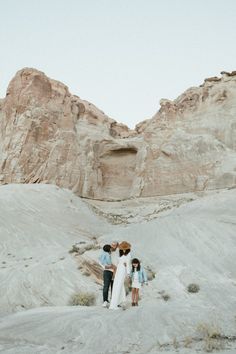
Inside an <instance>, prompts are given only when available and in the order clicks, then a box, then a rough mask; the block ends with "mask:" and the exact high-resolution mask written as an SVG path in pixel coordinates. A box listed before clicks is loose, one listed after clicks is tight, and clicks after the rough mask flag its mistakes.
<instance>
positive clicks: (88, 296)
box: [69, 292, 96, 306]
mask: <svg viewBox="0 0 236 354" xmlns="http://www.w3.org/2000/svg"><path fill="white" fill-rule="evenodd" d="M95 300H96V297H95V295H94V294H93V293H89V292H79V293H77V294H74V295H72V296H71V299H70V302H69V305H70V306H93V305H94V304H95Z"/></svg>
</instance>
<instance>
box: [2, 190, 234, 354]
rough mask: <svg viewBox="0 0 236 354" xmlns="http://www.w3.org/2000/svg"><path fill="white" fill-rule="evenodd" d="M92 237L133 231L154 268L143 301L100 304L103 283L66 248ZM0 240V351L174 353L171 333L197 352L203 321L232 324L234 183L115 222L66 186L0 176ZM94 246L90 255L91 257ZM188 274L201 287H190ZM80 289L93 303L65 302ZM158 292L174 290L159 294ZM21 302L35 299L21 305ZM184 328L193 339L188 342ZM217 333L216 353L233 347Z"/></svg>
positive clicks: (221, 326)
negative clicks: (163, 210)
mask: <svg viewBox="0 0 236 354" xmlns="http://www.w3.org/2000/svg"><path fill="white" fill-rule="evenodd" d="M92 237H98V238H99V242H100V243H101V244H103V243H104V242H108V241H110V240H112V239H118V240H123V239H126V240H129V241H130V242H131V243H132V245H133V251H132V253H133V255H134V256H138V257H140V258H141V259H142V261H143V263H144V264H145V265H148V266H151V268H152V269H153V271H155V272H156V278H155V279H154V280H153V281H152V282H150V283H149V285H148V286H147V287H144V288H143V289H142V299H141V301H140V306H139V307H137V308H136V307H135V308H130V307H128V308H127V309H126V310H125V311H124V310H122V309H121V310H118V311H111V310H110V311H109V310H104V309H102V308H101V304H100V303H99V298H100V297H101V290H100V289H99V287H98V286H97V285H96V284H93V282H92V280H91V279H90V278H88V277H84V276H83V275H81V274H80V272H79V270H78V269H77V265H76V262H75V260H74V258H73V257H72V256H71V255H70V254H69V253H68V249H70V247H71V245H72V244H74V243H75V242H80V241H81V240H83V241H86V242H91V238H92ZM0 241H1V251H0V252H1V262H6V263H2V265H1V267H2V268H0V282H1V283H0V285H1V287H0V311H1V313H2V316H1V318H0V352H2V353H22V354H23V353H26V354H27V353H82V354H90V353H94V354H98V353H99V354H108V353H113V354H121V353H123V354H124V353H139V354H141V353H151V354H154V353H158V352H159V351H168V352H169V353H170V352H172V351H173V352H174V349H173V346H172V345H171V343H173V341H174V342H175V343H176V342H179V344H180V352H181V353H195V352H196V350H199V349H201V348H203V347H204V343H203V342H202V341H198V339H199V338H200V334H199V333H198V331H197V327H198V326H199V325H201V324H203V323H205V324H207V326H208V327H213V326H214V327H217V330H218V331H219V332H220V334H221V335H225V336H228V337H230V336H235V334H236V321H235V316H236V190H228V191H221V192H218V193H216V194H215V195H211V196H208V197H205V198H202V199H199V200H196V201H193V202H192V203H188V204H186V205H183V206H181V207H179V208H176V209H173V211H172V212H171V213H169V214H168V215H162V216H160V217H159V218H157V219H155V220H152V221H149V222H143V223H140V224H134V225H127V226H112V225H108V224H107V222H106V221H105V220H104V219H101V218H99V217H98V216H96V215H94V214H93V213H92V211H91V210H90V209H89V208H88V206H87V205H86V204H85V202H84V201H81V199H79V198H77V197H75V196H73V194H72V193H71V192H68V191H66V190H60V189H58V188H57V187H53V186H43V185H26V186H22V185H19V186H18V185H17V186H15V185H11V186H4V187H0ZM98 253H99V251H88V252H87V256H88V257H90V258H92V259H93V258H94V259H96V258H97V256H98ZM31 257H32V258H31ZM62 258H64V259H62ZM25 265H28V267H25ZM3 267H4V268H3ZM192 282H193V283H197V284H198V285H199V286H200V291H199V293H197V294H189V293H188V292H187V291H186V286H187V285H188V284H189V283H192ZM78 289H89V290H90V291H93V292H94V291H95V292H96V294H97V296H98V301H97V305H96V306H93V307H88V308H87V307H77V308H76V307H69V306H65V305H67V303H68V299H69V297H70V295H71V294H72V293H73V292H75V291H77V290H78ZM161 292H164V293H165V294H168V295H169V296H170V299H169V300H168V301H164V300H163V298H162V294H161ZM22 305H23V306H24V307H25V308H34V307H37V308H35V309H31V310H27V311H25V310H24V308H23V307H22ZM39 306H41V307H39ZM42 306H43V307H42ZM18 310H21V311H20V312H17V313H14V314H8V315H7V314H6V312H10V311H18ZM189 338H191V344H190V346H191V349H186V348H184V343H185V342H186V341H187V340H188V341H189ZM221 342H222V343H223V344H224V345H225V346H226V347H225V350H221V351H220V352H218V353H223V352H225V353H230V354H233V353H234V354H235V353H236V345H235V342H234V341H232V342H229V341H228V342H227V341H226V340H224V341H223V340H222V341H221ZM163 345H166V346H163ZM227 348H228V349H229V350H226V349H227Z"/></svg>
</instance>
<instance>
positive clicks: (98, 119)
mask: <svg viewBox="0 0 236 354" xmlns="http://www.w3.org/2000/svg"><path fill="white" fill-rule="evenodd" d="M160 105H161V108H160V110H159V111H158V112H157V114H156V115H154V117H153V118H152V119H150V120H147V121H144V122H141V123H139V124H138V125H137V126H136V129H135V130H130V129H129V128H128V127H127V126H125V125H123V124H119V123H117V122H116V121H115V120H113V119H111V118H109V117H108V116H106V115H105V114H104V113H103V112H102V111H100V110H99V109H98V108H97V107H95V106H94V105H93V104H91V103H89V102H87V101H85V100H82V99H80V98H79V97H78V96H75V95H71V94H70V92H69V90H68V88H67V87H66V86H65V85H64V84H62V83H60V82H58V81H55V80H52V79H49V78H48V77H47V76H46V75H45V74H44V73H42V72H40V71H38V70H35V69H29V68H25V69H23V70H21V71H19V72H18V73H17V74H16V76H15V77H14V78H13V80H12V81H11V82H10V84H9V87H8V90H7V94H6V97H5V98H4V99H3V100H1V101H0V183H1V184H7V183H51V184H56V185H58V186H60V187H65V188H69V189H71V190H73V191H74V192H75V193H76V194H77V195H79V196H82V197H86V198H92V199H101V200H121V199H128V198H132V197H140V196H142V197H144V196H145V197H147V196H157V195H167V194H175V193H184V192H192V191H202V190H205V189H217V188H225V187H233V186H235V185H236V72H232V73H227V72H222V76H221V77H220V78H217V77H213V78H208V79H206V80H205V82H204V83H203V85H201V86H200V87H194V88H190V89H189V90H187V91H186V92H184V93H183V94H182V95H181V96H179V97H178V98H177V99H176V100H174V101H170V100H161V102H160Z"/></svg>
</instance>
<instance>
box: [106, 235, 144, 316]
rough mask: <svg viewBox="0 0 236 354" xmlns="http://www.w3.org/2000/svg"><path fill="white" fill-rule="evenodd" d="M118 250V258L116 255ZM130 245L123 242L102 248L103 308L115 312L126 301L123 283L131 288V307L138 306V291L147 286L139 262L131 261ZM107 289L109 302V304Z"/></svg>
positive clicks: (137, 260)
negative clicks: (128, 284) (126, 282)
mask: <svg viewBox="0 0 236 354" xmlns="http://www.w3.org/2000/svg"><path fill="white" fill-rule="evenodd" d="M117 249H118V250H119V257H118V255H117ZM130 252H131V245H130V243H128V242H126V241H123V242H121V243H118V242H117V241H113V242H112V243H111V244H106V245H104V246H103V250H102V253H101V255H100V257H99V262H100V264H101V266H102V268H103V307H107V308H108V307H109V309H112V310H116V309H118V308H119V307H120V306H121V305H122V303H125V301H126V292H125V281H126V280H128V281H129V282H130V284H131V288H132V306H138V300H139V289H140V288H141V286H142V285H143V284H144V283H146V284H147V276H146V272H145V270H144V268H143V267H142V265H141V263H140V260H139V259H137V258H133V259H131V253H130ZM109 289H111V300H110V302H109V298H108V296H109Z"/></svg>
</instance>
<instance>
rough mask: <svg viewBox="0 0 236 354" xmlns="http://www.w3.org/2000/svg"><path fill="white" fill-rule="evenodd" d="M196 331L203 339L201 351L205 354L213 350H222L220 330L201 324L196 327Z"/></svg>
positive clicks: (213, 326)
mask: <svg viewBox="0 0 236 354" xmlns="http://www.w3.org/2000/svg"><path fill="white" fill-rule="evenodd" d="M197 331H198V332H199V333H200V335H201V336H202V339H203V349H204V350H205V351H206V352H207V353H211V352H212V351H213V350H221V349H224V344H223V341H222V340H221V338H222V335H221V333H220V329H219V328H218V327H217V326H215V325H211V324H206V323H202V324H200V325H199V326H198V327H197Z"/></svg>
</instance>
